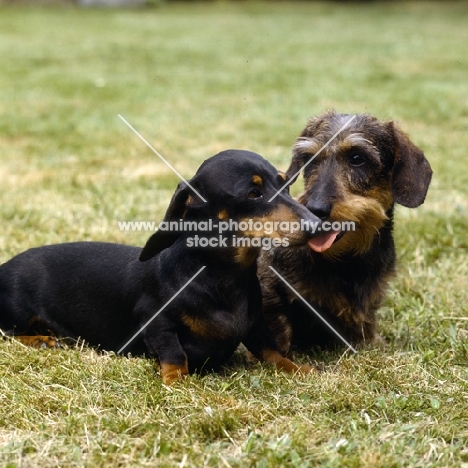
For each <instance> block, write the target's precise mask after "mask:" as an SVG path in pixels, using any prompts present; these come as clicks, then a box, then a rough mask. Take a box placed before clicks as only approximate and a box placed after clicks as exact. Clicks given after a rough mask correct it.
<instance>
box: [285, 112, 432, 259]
mask: <svg viewBox="0 0 468 468" xmlns="http://www.w3.org/2000/svg"><path fill="white" fill-rule="evenodd" d="M301 168H304V171H303V173H304V180H305V187H304V188H305V190H304V193H303V194H302V195H301V196H300V197H299V201H300V202H301V203H302V204H304V205H305V206H306V207H307V208H308V209H309V210H310V211H311V212H312V213H314V214H315V215H316V216H318V217H319V218H320V219H322V220H323V221H329V222H334V221H337V222H338V223H339V222H347V221H352V222H355V223H356V227H357V229H356V230H355V231H354V232H348V233H346V234H344V232H343V231H342V232H341V233H339V231H329V232H326V233H323V234H321V236H318V237H316V238H315V239H314V241H313V242H311V244H315V245H314V246H313V247H312V248H313V249H314V250H316V251H317V252H325V251H327V252H326V255H331V256H337V255H340V254H341V253H344V252H354V253H362V252H365V251H366V250H367V249H368V248H369V247H370V245H371V243H372V240H373V238H374V236H375V235H376V234H377V233H378V232H379V229H380V228H381V227H383V226H384V225H385V223H387V222H390V220H391V217H392V213H393V205H394V203H399V204H401V205H404V206H406V207H409V208H414V207H416V206H419V205H421V204H422V203H423V202H424V199H425V196H426V193H427V190H428V187H429V183H430V180H431V176H432V170H431V167H430V165H429V162H428V161H427V159H426V158H425V156H424V154H423V152H422V151H421V150H420V149H419V148H418V147H417V146H416V145H415V144H414V143H412V142H411V140H410V139H409V138H408V136H407V135H406V134H405V133H403V132H402V131H401V130H400V129H399V128H398V127H397V126H396V125H395V123H394V122H393V121H388V122H385V121H381V120H379V119H377V118H375V117H373V116H371V115H369V114H358V115H354V116H352V115H346V114H339V113H336V112H332V111H331V112H327V113H325V114H323V115H320V116H318V117H315V118H313V119H311V120H309V122H308V124H307V126H306V128H305V129H304V130H303V132H302V134H301V135H300V137H299V138H298V139H297V141H296V143H295V145H294V147H293V159H292V162H291V165H290V167H289V169H288V170H287V175H288V176H289V177H291V178H295V177H297V173H298V171H299V170H301ZM328 249H330V250H329V251H328Z"/></svg>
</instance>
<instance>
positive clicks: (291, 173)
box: [286, 138, 312, 184]
mask: <svg viewBox="0 0 468 468" xmlns="http://www.w3.org/2000/svg"><path fill="white" fill-rule="evenodd" d="M303 146H308V142H307V141H306V140H302V139H301V138H299V140H298V141H297V142H296V143H295V145H294V146H293V157H292V160H291V164H290V165H289V167H288V169H287V170H286V177H287V178H288V180H290V181H291V184H294V182H296V180H297V178H298V177H299V171H300V170H301V169H302V167H303V166H304V164H305V163H306V160H307V159H310V158H311V157H312V155H310V154H305V153H303V152H302V149H303Z"/></svg>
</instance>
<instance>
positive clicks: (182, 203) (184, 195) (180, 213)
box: [139, 182, 190, 262]
mask: <svg viewBox="0 0 468 468" xmlns="http://www.w3.org/2000/svg"><path fill="white" fill-rule="evenodd" d="M189 197H190V188H189V187H188V185H187V184H186V183H185V182H180V183H179V185H178V186H177V190H176V191H175V193H174V195H173V196H172V199H171V202H170V203H169V207H168V208H167V211H166V215H165V216H164V219H163V221H165V222H170V221H178V220H179V219H183V218H184V217H185V211H186V209H187V204H188V201H189ZM179 236H180V232H178V231H172V230H161V229H158V230H157V231H156V232H155V233H154V234H153V235H152V236H151V237H150V238H149V239H148V241H147V242H146V245H145V246H144V247H143V250H142V251H141V253H140V257H139V260H140V262H145V261H146V260H149V259H151V258H153V257H154V256H155V255H157V254H158V253H160V252H162V251H163V250H164V249H167V248H168V247H170V246H171V245H172V244H173V243H174V242H175V241H176V240H177V238H178V237H179Z"/></svg>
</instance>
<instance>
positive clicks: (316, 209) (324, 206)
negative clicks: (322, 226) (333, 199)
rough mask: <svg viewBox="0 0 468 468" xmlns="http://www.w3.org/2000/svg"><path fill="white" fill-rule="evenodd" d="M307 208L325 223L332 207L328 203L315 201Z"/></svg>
mask: <svg viewBox="0 0 468 468" xmlns="http://www.w3.org/2000/svg"><path fill="white" fill-rule="evenodd" d="M306 208H307V209H308V210H309V211H310V212H311V213H312V214H314V215H315V216H317V218H320V219H321V220H322V221H323V220H324V219H327V218H328V217H329V216H330V213H331V210H332V205H331V203H329V202H326V201H320V200H313V201H309V202H308V203H307V204H306Z"/></svg>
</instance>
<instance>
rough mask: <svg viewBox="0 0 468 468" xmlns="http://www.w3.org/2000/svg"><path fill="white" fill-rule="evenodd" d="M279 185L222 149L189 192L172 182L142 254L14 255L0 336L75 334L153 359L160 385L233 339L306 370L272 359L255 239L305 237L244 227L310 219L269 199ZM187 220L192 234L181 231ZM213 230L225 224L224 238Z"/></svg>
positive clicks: (0, 299)
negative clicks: (169, 196) (161, 225)
mask: <svg viewBox="0 0 468 468" xmlns="http://www.w3.org/2000/svg"><path fill="white" fill-rule="evenodd" d="M283 184H284V175H283V176H281V175H280V174H279V173H278V172H277V171H276V169H275V168H274V167H273V166H272V165H271V164H270V163H268V162H267V161H266V160H265V159H263V158H262V157H261V156H259V155H257V154H255V153H251V152H248V151H241V150H228V151H224V152H221V153H219V154H218V155H216V156H213V157H212V158H209V159H208V160H206V161H205V162H204V163H203V164H202V165H201V167H200V168H199V170H198V171H197V173H196V175H195V176H194V177H193V178H192V179H191V180H190V181H189V184H188V185H187V184H186V183H184V182H181V183H180V184H179V186H178V188H177V190H176V192H175V194H174V196H173V198H172V200H171V203H170V206H169V208H168V210H167V212H166V215H165V218H164V222H165V226H166V229H164V230H163V229H159V230H158V231H157V232H156V233H154V234H153V235H152V236H151V237H150V238H149V240H148V242H147V244H146V246H145V247H144V248H143V249H140V248H138V247H131V246H125V245H119V244H112V243H101V242H76V243H66V244H57V245H49V246H44V247H39V248H33V249H30V250H28V251H26V252H24V253H22V254H20V255H18V256H16V257H14V258H13V259H11V260H10V261H8V262H7V263H5V264H4V265H2V266H1V267H0V328H1V329H2V330H3V331H4V332H5V333H6V334H9V335H14V336H15V337H16V338H17V339H20V340H21V341H22V342H23V343H26V344H31V345H36V346H38V345H42V346H53V345H54V344H55V337H71V338H79V337H80V338H82V339H84V340H85V341H86V342H88V343H89V344H90V345H92V346H98V347H99V348H101V349H103V350H109V351H116V352H119V351H120V350H124V351H125V352H132V353H141V352H143V353H145V354H146V355H149V356H150V357H154V358H157V359H158V361H159V364H160V369H161V375H162V378H163V381H164V382H165V383H171V382H172V381H174V380H176V379H178V378H179V377H180V376H183V375H186V374H188V373H191V372H194V371H197V370H202V369H207V368H216V367H218V366H219V365H220V364H222V363H224V362H225V361H226V360H227V359H228V358H229V357H230V356H231V355H232V354H233V352H234V351H235V349H236V347H237V346H238V345H239V343H241V342H243V343H244V344H245V346H246V347H247V349H249V350H250V351H251V352H252V353H253V355H254V356H256V357H257V358H259V359H260V360H262V361H265V362H268V363H272V364H275V365H276V367H277V368H278V369H282V370H285V371H288V372H294V371H297V370H302V371H310V370H312V368H311V367H309V366H307V365H302V366H299V365H296V364H294V363H293V362H292V361H290V360H289V359H287V358H285V357H284V356H283V355H282V354H280V352H279V350H278V347H277V345H276V343H275V341H274V339H273V338H272V336H271V334H270V333H269V331H268V329H267V327H266V325H265V323H264V321H263V319H262V316H261V290H260V285H259V282H258V279H257V276H256V270H257V265H256V261H257V257H258V255H259V253H260V249H261V245H262V244H261V243H259V242H258V241H259V240H265V237H268V236H269V240H272V239H274V240H276V241H277V245H278V241H281V242H283V241H284V240H285V239H286V240H287V242H288V243H289V245H291V246H293V245H302V244H305V243H306V242H307V241H308V239H309V238H310V235H309V233H307V232H305V231H304V230H301V229H296V230H295V231H294V232H289V231H284V232H283V231H281V230H278V229H277V230H275V231H271V232H270V231H269V232H270V234H266V233H264V232H262V231H259V230H256V229H252V220H254V221H255V220H256V222H258V221H263V222H267V221H268V222H280V221H281V222H284V221H287V222H294V221H295V222H297V221H300V220H301V219H304V220H306V221H309V222H317V221H318V218H316V217H315V216H314V215H312V214H311V213H310V212H309V211H308V210H307V209H306V208H305V207H304V206H302V205H300V204H299V203H297V202H296V201H294V200H293V198H292V197H291V196H289V194H288V193H285V192H284V191H283V192H281V193H280V194H279V195H278V196H277V197H276V198H275V199H274V201H272V202H271V203H269V202H268V200H269V199H270V198H271V197H272V196H273V195H274V194H275V193H276V191H277V190H279V189H280V187H281V186H282V185H283ZM192 188H193V189H195V191H194V190H192ZM202 199H205V200H206V202H204V201H203V200H202ZM210 220H211V222H212V223H213V225H214V228H213V229H212V230H211V231H208V230H207V225H208V221H210ZM249 220H250V223H248V221H249ZM189 221H190V223H189ZM242 221H244V223H241V222H242ZM171 222H172V225H173V226H172V230H169V229H168V227H170V224H171ZM183 222H187V224H188V225H190V230H184V229H185V228H184V227H182V229H181V224H182V223H183ZM221 222H224V226H229V228H226V227H225V228H224V229H223V232H222V234H220V233H219V229H218V230H217V229H216V226H217V225H218V223H221ZM236 222H237V223H238V225H236V224H235V223H236ZM184 226H185V225H184ZM240 239H243V242H242V243H241V242H239V240H240ZM245 239H247V240H248V241H249V242H250V241H252V242H250V243H249V242H245ZM254 240H256V241H257V242H253V241H254ZM197 245H198V247H197ZM202 245H205V246H206V247H202ZM202 267H205V268H204V269H203V270H202V271H200V270H201V268H202ZM199 271H200V273H199V274H198V276H196V278H194V279H193V281H191V282H189V280H190V279H191V278H192V277H193V276H194V275H195V274H197V272H199ZM184 285H186V287H185V288H184V289H182V288H183V287H184ZM161 309H162V310H161ZM140 329H141V333H139V334H138V331H139V330H140ZM134 335H136V338H135V339H134V340H133V341H130V340H131V338H132V337H133V336H134Z"/></svg>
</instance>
